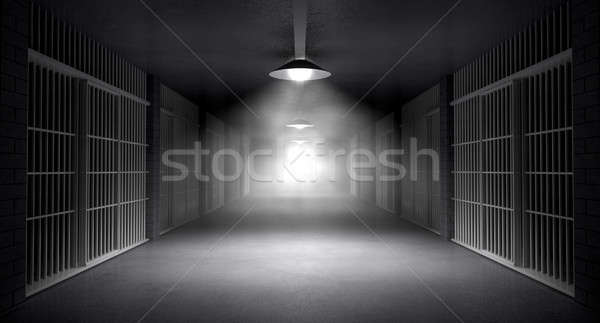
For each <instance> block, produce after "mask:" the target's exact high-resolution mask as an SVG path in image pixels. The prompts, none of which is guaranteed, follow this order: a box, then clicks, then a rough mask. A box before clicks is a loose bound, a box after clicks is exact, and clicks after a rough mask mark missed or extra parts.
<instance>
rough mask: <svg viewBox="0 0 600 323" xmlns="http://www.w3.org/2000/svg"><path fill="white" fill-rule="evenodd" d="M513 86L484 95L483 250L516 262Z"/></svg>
mask: <svg viewBox="0 0 600 323" xmlns="http://www.w3.org/2000/svg"><path fill="white" fill-rule="evenodd" d="M512 99H513V97H512V85H511V83H509V84H508V85H506V86H502V87H500V88H497V89H494V90H493V91H491V92H488V93H486V94H484V95H482V96H481V98H480V105H481V120H480V122H478V123H479V124H480V127H481V128H480V135H481V138H480V142H481V143H480V149H481V150H480V153H481V157H480V160H481V172H480V174H479V181H480V190H481V193H480V194H481V195H480V198H481V201H480V202H481V208H480V210H481V224H480V225H481V226H480V228H481V231H482V232H481V233H480V234H481V236H482V241H481V248H482V249H483V250H486V251H488V252H490V253H491V254H493V255H495V256H498V257H500V258H503V259H505V260H507V261H512V260H513V250H512V248H513V224H514V217H515V212H514V211H515V210H514V202H513V190H514V186H513V184H514V168H513V158H514V147H513V134H514V133H513V126H512V124H513V120H512V118H513V111H512V110H513V105H512Z"/></svg>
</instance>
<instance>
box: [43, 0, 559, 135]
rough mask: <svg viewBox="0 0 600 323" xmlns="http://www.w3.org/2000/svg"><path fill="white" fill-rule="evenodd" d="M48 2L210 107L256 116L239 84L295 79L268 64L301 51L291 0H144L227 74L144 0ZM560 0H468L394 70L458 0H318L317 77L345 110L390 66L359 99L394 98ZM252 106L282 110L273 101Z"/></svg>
mask: <svg viewBox="0 0 600 323" xmlns="http://www.w3.org/2000/svg"><path fill="white" fill-rule="evenodd" d="M38 2H39V3H41V4H42V5H44V6H45V7H47V8H49V9H52V10H53V11H54V12H55V13H56V14H57V15H59V16H62V17H64V18H66V19H67V20H68V21H70V22H72V23H74V24H76V25H79V26H80V28H81V29H82V30H84V31H85V32H87V33H89V34H91V35H93V36H94V37H95V38H96V39H98V40H99V41H101V42H102V43H104V44H106V45H107V46H108V47H109V48H112V49H114V50H116V51H117V52H119V53H121V54H122V55H123V56H124V57H125V58H127V59H128V60H130V61H132V62H133V63H135V64H137V65H138V66H141V67H142V68H144V69H146V70H147V71H149V72H150V73H154V74H156V75H158V76H159V77H160V78H161V79H162V80H163V82H164V83H165V84H167V85H169V86H170V87H172V88H173V89H175V90H177V91H179V92H181V93H182V94H184V95H186V96H187V97H188V98H190V99H192V100H194V101H196V102H198V103H199V104H200V105H201V106H202V107H203V108H204V109H206V110H208V111H213V112H215V113H217V114H220V115H229V116H232V115H233V116H237V117H238V118H239V120H242V121H241V122H251V120H252V118H253V116H252V115H251V114H250V113H249V112H248V111H247V110H246V109H245V107H244V106H243V104H240V103H239V100H238V99H237V98H236V96H235V95H233V94H232V92H235V93H236V94H237V95H238V96H239V97H240V98H242V99H243V100H244V101H247V103H248V102H254V104H257V103H258V104H261V102H265V100H264V94H265V93H266V92H268V91H269V90H272V89H273V88H277V87H280V86H283V85H281V82H286V81H279V80H273V79H271V78H269V77H268V76H267V73H268V72H269V71H270V70H272V69H273V68H275V67H277V66H279V65H281V64H282V63H283V62H285V61H286V60H288V59H290V58H291V57H292V56H293V47H294V41H293V27H292V24H293V23H292V2H291V0H287V1H282V0H270V1H264V0H263V1H258V0H253V1H239V0H218V1H192V0H146V3H147V4H148V5H149V6H150V7H151V8H152V9H153V10H154V11H155V12H156V13H157V14H158V15H159V16H160V17H161V18H162V19H163V20H164V21H165V22H166V23H167V24H169V25H170V26H171V27H172V28H173V30H175V31H176V32H177V33H178V34H179V35H180V36H181V37H182V39H184V40H185V41H186V42H187V43H188V44H189V45H190V47H191V48H193V50H194V51H196V53H197V54H198V55H199V56H200V58H201V59H202V60H203V61H204V62H205V63H206V64H207V65H208V66H209V67H210V69H212V71H214V74H216V75H218V78H220V80H219V79H218V78H217V77H215V75H214V74H213V73H211V72H210V71H209V70H208V69H207V68H206V66H204V65H203V64H202V63H201V62H200V61H199V60H198V59H197V58H195V57H194V56H193V55H192V54H191V53H190V52H189V51H188V50H187V49H186V48H185V47H184V46H183V45H182V44H181V43H180V42H179V41H178V40H177V39H176V38H175V37H173V35H172V34H171V33H169V32H168V31H167V30H166V28H165V27H164V26H163V25H162V24H161V23H160V22H159V21H158V20H157V19H156V17H154V16H153V15H152V14H151V13H150V12H149V11H148V10H147V9H146V8H145V7H144V6H143V5H142V3H141V2H140V1H138V0H119V1H117V0H104V1H81V0H77V1H76V0H62V1H61V0H39V1H38ZM556 2H557V1H540V0H503V1H500V0H495V1H481V0H463V1H461V3H460V4H459V5H458V6H457V7H456V9H455V10H453V11H452V12H451V13H450V14H448V16H447V17H446V18H445V19H444V20H443V21H441V23H440V24H439V25H438V26H437V27H436V28H435V29H434V30H433V31H432V32H431V33H430V34H428V35H427V37H425V38H424V39H423V41H422V42H421V43H420V44H419V45H418V46H416V47H415V48H414V50H412V51H411V52H410V54H408V55H406V56H405V57H404V59H403V60H402V61H401V62H400V63H399V64H398V65H397V66H396V68H395V69H393V70H391V71H390V67H392V66H393V65H394V64H395V63H396V62H398V60H399V59H400V58H401V57H403V55H404V54H405V53H406V52H407V50H409V48H411V47H412V46H413V45H414V44H415V42H416V41H417V40H418V39H419V38H420V37H422V36H423V34H424V33H425V31H427V30H428V29H429V28H430V27H431V26H432V25H433V24H434V23H436V21H438V20H439V18H440V17H441V16H442V15H443V14H444V13H446V12H447V11H448V9H449V8H450V7H452V6H453V5H454V4H455V3H456V0H418V1H373V0H371V1H365V0H363V1H359V0H331V1H316V0H312V1H311V0H309V3H308V7H309V12H308V30H307V55H308V57H309V58H310V59H312V60H314V61H315V62H317V63H318V64H320V65H321V66H323V67H324V68H326V69H328V70H330V71H331V72H332V73H333V77H331V78H329V79H326V80H321V81H315V82H313V83H314V84H311V85H310V86H312V87H319V84H320V85H323V86H324V87H326V88H327V89H328V91H329V92H328V93H329V94H331V95H329V94H327V95H326V96H327V97H328V98H331V97H332V96H335V95H333V93H334V92H340V93H343V95H344V96H345V98H346V99H347V100H345V101H344V104H349V106H343V107H342V106H338V107H336V109H334V110H335V111H337V112H342V113H343V111H344V110H345V109H348V108H349V107H350V106H351V105H352V102H355V101H356V100H357V99H358V98H360V97H362V96H363V95H364V94H365V93H366V92H367V91H369V89H370V88H371V87H372V86H373V85H374V84H375V83H376V82H378V80H380V78H381V77H382V76H383V75H386V72H389V73H388V74H387V75H386V76H385V78H383V79H382V80H381V82H380V83H379V85H378V86H376V87H375V88H374V89H373V90H372V92H370V94H369V95H368V96H366V98H365V101H364V103H365V104H364V105H363V106H361V107H360V109H365V108H366V109H376V110H377V109H379V110H391V109H396V108H397V107H398V106H399V105H400V104H401V102H404V101H406V100H408V99H410V98H412V97H414V96H415V95H417V94H418V93H419V92H421V91H423V90H424V89H426V88H428V87H430V86H432V85H433V84H434V83H436V82H437V80H439V79H440V77H442V76H443V75H445V74H449V73H451V72H452V71H453V70H455V69H456V68H458V67H460V66H462V65H464V64H466V63H468V62H469V61H470V60H472V59H473V58H475V57H477V56H478V55H479V54H480V53H481V52H482V51H484V50H486V49H488V48H490V47H492V46H493V45H494V44H495V43H497V42H498V41H499V40H501V39H503V38H506V37H508V36H509V35H511V34H512V33H514V32H516V31H518V30H520V29H521V28H522V27H523V26H524V25H525V24H526V23H527V22H529V21H530V20H531V19H532V17H536V16H539V15H540V14H541V11H542V10H543V9H542V8H548V7H549V6H552V5H555V3H556ZM223 82H224V83H225V84H226V85H227V86H225V85H224V84H223ZM228 87H229V88H228ZM256 97H263V100H262V101H261V100H256ZM346 101H347V102H346ZM248 105H249V103H248ZM253 109H254V110H256V111H259V110H260V111H261V112H263V113H272V112H273V111H272V110H273V108H272V107H263V106H258V107H253ZM287 110H288V111H289V114H288V115H285V116H282V115H278V116H277V117H271V119H269V122H273V121H274V120H275V119H274V118H285V117H291V116H293V115H295V114H298V112H297V109H296V108H294V107H289V108H288V109H287ZM357 110H358V109H357ZM269 111H271V112H269ZM357 113H360V112H357ZM332 118H333V117H332ZM351 126H352V124H351V123H350V124H345V125H343V127H345V128H348V127H351Z"/></svg>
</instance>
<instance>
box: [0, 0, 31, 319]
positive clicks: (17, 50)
mask: <svg viewBox="0 0 600 323" xmlns="http://www.w3.org/2000/svg"><path fill="white" fill-rule="evenodd" d="M1 11H2V18H1V21H0V23H1V32H0V41H1V49H2V63H1V65H0V76H1V78H2V94H1V97H0V312H4V311H6V310H7V309H9V308H11V307H12V306H14V305H15V304H16V303H19V302H20V301H22V300H23V299H24V298H25V192H26V188H25V178H26V171H27V170H26V160H27V159H26V158H27V156H26V152H27V142H26V140H27V47H28V45H29V36H28V29H29V2H28V1H26V0H23V1H17V0H5V1H2V10H1Z"/></svg>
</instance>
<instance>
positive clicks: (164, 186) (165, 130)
mask: <svg viewBox="0 0 600 323" xmlns="http://www.w3.org/2000/svg"><path fill="white" fill-rule="evenodd" d="M161 97H162V96H161ZM171 149H173V117H172V116H170V115H169V114H168V113H167V112H165V111H163V110H161V112H160V154H161V156H164V154H165V153H166V152H167V151H169V150H171ZM174 174H175V172H174V170H173V168H171V167H168V166H167V165H166V164H165V163H161V164H160V176H161V182H160V230H161V232H164V231H165V230H167V229H169V228H171V227H172V226H173V198H172V196H173V183H172V182H171V181H168V180H165V178H166V177H170V176H173V175H174Z"/></svg>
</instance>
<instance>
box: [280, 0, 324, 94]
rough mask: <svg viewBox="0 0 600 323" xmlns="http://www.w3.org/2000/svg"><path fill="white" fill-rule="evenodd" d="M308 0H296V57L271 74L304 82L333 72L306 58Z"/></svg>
mask: <svg viewBox="0 0 600 323" xmlns="http://www.w3.org/2000/svg"><path fill="white" fill-rule="evenodd" d="M306 11H307V4H306V0H294V54H295V58H294V59H293V60H291V61H290V62H287V63H285V64H283V65H282V66H281V67H279V68H278V69H276V70H274V71H272V72H271V73H269V76H271V77H273V78H276V79H280V80H288V81H296V82H304V81H312V80H319V79H324V78H327V77H329V76H331V73H330V72H328V71H326V70H324V69H323V68H321V67H320V66H319V65H317V64H315V63H313V62H311V61H309V60H308V59H306Z"/></svg>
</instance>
